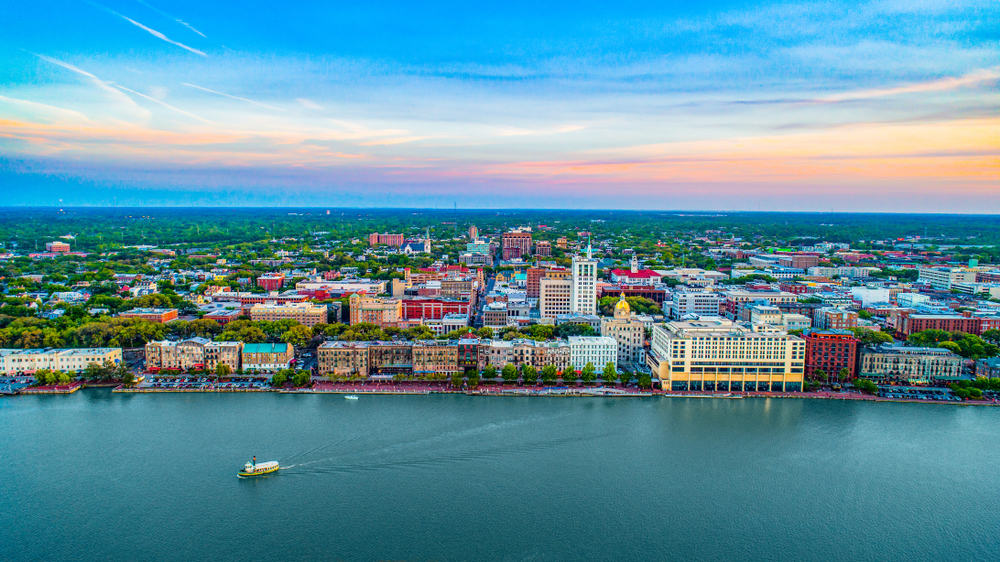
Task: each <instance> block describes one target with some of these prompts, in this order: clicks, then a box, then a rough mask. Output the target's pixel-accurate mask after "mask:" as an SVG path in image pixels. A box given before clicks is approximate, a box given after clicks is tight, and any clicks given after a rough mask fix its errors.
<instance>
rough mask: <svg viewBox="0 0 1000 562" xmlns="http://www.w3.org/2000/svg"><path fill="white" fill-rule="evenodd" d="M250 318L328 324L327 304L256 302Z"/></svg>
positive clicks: (251, 308) (303, 323)
mask: <svg viewBox="0 0 1000 562" xmlns="http://www.w3.org/2000/svg"><path fill="white" fill-rule="evenodd" d="M250 319H251V320H253V321H260V320H266V321H268V322H277V321H278V320H295V321H296V322H298V323H299V324H302V325H303V326H315V325H317V324H326V306H325V305H322V304H312V303H308V302H297V303H288V304H274V303H267V304H255V305H253V306H252V307H250Z"/></svg>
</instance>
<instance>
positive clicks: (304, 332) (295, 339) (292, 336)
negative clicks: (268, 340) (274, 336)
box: [281, 324, 312, 347]
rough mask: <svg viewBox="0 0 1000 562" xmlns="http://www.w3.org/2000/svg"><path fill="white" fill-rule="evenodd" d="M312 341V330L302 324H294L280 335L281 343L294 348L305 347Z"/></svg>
mask: <svg viewBox="0 0 1000 562" xmlns="http://www.w3.org/2000/svg"><path fill="white" fill-rule="evenodd" d="M311 339H312V330H311V329H309V328H308V327H307V326H303V325H302V324H296V325H294V326H292V327H290V328H288V329H287V330H285V332H284V333H282V334H281V341H283V342H285V343H290V344H292V345H293V346H294V347H305V345H306V344H307V343H309V340H311Z"/></svg>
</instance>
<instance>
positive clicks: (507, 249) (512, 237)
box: [501, 232, 531, 260]
mask: <svg viewBox="0 0 1000 562" xmlns="http://www.w3.org/2000/svg"><path fill="white" fill-rule="evenodd" d="M501 241H502V246H501V247H502V248H503V259H505V260H509V259H514V258H519V257H521V256H523V255H525V254H530V253H531V233H530V232H504V233H503V237H502V238H501Z"/></svg>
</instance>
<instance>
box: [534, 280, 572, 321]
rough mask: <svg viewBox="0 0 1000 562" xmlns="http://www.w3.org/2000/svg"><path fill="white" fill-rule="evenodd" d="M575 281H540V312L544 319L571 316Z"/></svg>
mask: <svg viewBox="0 0 1000 562" xmlns="http://www.w3.org/2000/svg"><path fill="white" fill-rule="evenodd" d="M572 293H573V281H572V280H571V279H570V278H568V277H564V278H551V277H544V278H542V279H540V280H539V281H538V312H539V314H540V315H541V317H542V318H555V317H556V316H559V315H561V314H569V313H570V309H571V304H572Z"/></svg>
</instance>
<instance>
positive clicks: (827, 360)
mask: <svg viewBox="0 0 1000 562" xmlns="http://www.w3.org/2000/svg"><path fill="white" fill-rule="evenodd" d="M802 339H804V340H806V378H810V379H815V378H823V379H825V378H826V376H822V377H817V376H816V371H820V370H821V371H823V372H825V373H826V374H827V375H829V377H830V379H831V380H835V379H836V378H837V377H838V376H839V374H840V370H841V369H847V372H848V379H849V380H854V378H855V377H857V374H858V339H857V338H855V337H854V334H853V333H851V332H850V331H848V330H805V331H804V332H803V333H802Z"/></svg>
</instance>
